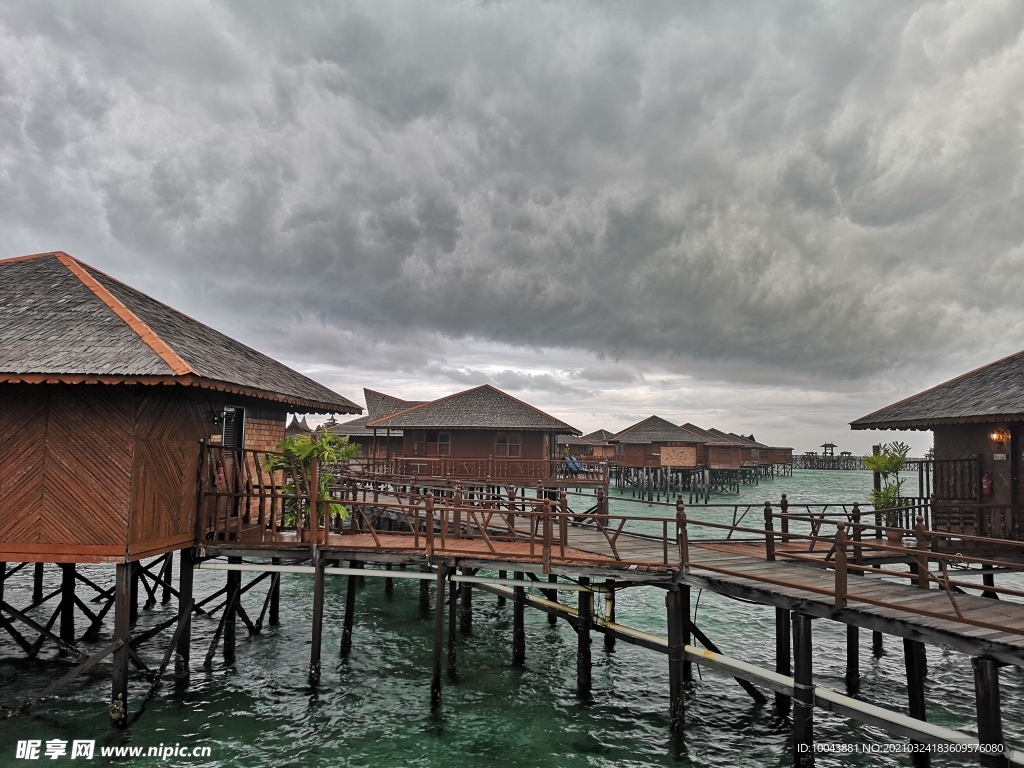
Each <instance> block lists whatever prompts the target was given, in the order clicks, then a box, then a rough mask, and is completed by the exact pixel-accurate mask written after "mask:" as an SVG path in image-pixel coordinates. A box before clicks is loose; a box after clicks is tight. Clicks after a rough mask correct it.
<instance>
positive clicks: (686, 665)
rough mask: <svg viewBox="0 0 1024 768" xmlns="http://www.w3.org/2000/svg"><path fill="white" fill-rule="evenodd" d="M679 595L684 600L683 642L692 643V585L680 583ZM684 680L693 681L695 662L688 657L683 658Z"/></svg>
mask: <svg viewBox="0 0 1024 768" xmlns="http://www.w3.org/2000/svg"><path fill="white" fill-rule="evenodd" d="M679 596H680V599H681V600H682V602H683V608H682V611H683V619H684V621H683V643H684V644H685V645H692V644H693V638H692V637H690V622H691V621H692V619H691V617H692V616H693V610H692V609H691V608H690V586H689V585H688V584H680V585H679ZM683 680H685V681H686V682H688V683H689V682H693V664H691V663H690V662H689V661H688V660H687V659H686V658H684V659H683Z"/></svg>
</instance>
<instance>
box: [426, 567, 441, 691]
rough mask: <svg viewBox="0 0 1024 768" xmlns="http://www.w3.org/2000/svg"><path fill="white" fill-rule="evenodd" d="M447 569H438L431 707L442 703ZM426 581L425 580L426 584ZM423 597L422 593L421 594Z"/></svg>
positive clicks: (431, 675)
mask: <svg viewBox="0 0 1024 768" xmlns="http://www.w3.org/2000/svg"><path fill="white" fill-rule="evenodd" d="M445 570H446V569H445V568H444V566H438V568H437V581H436V584H437V588H436V592H437V594H436V595H435V604H434V663H433V668H432V670H431V674H430V706H431V707H437V706H438V705H440V703H441V657H442V655H443V653H444V593H445ZM425 581H426V580H424V582H425ZM420 594H421V596H422V593H420Z"/></svg>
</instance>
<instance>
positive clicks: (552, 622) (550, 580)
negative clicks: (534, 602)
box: [542, 573, 558, 627]
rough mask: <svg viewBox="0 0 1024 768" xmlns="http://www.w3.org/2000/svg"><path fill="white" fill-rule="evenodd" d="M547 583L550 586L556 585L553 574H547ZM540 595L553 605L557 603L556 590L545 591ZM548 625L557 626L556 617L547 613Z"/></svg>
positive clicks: (556, 579) (555, 578) (556, 580)
mask: <svg viewBox="0 0 1024 768" xmlns="http://www.w3.org/2000/svg"><path fill="white" fill-rule="evenodd" d="M548 583H550V584H557V583H558V577H557V576H555V574H553V573H549V574H548ZM542 594H543V595H544V597H546V598H547V599H548V600H550V601H551V602H553V603H557V602H558V590H557V589H548V590H545V591H544V592H543V593H542ZM548 624H550V625H551V626H552V627H553V626H555V625H557V624H558V616H556V615H555V614H553V613H549V614H548Z"/></svg>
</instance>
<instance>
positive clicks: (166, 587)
mask: <svg viewBox="0 0 1024 768" xmlns="http://www.w3.org/2000/svg"><path fill="white" fill-rule="evenodd" d="M160 578H161V579H163V592H162V593H161V595H160V604H161V605H167V604H168V603H169V602H171V579H173V578H174V553H173V552H168V553H167V559H166V560H164V570H163V573H162V574H161V575H160Z"/></svg>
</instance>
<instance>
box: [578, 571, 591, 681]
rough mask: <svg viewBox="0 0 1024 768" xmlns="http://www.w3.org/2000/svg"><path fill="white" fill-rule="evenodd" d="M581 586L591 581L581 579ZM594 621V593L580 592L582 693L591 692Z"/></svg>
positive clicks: (579, 635)
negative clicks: (591, 649) (592, 628)
mask: <svg viewBox="0 0 1024 768" xmlns="http://www.w3.org/2000/svg"><path fill="white" fill-rule="evenodd" d="M580 586H581V587H589V586H590V579H588V578H586V577H580ZM593 621H594V593H593V592H591V591H589V590H587V589H581V590H580V599H579V629H577V630H576V632H577V634H576V686H577V688H578V690H579V692H580V693H586V692H588V691H590V681H591V676H590V661H591V660H590V628H591V625H592V624H593Z"/></svg>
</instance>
